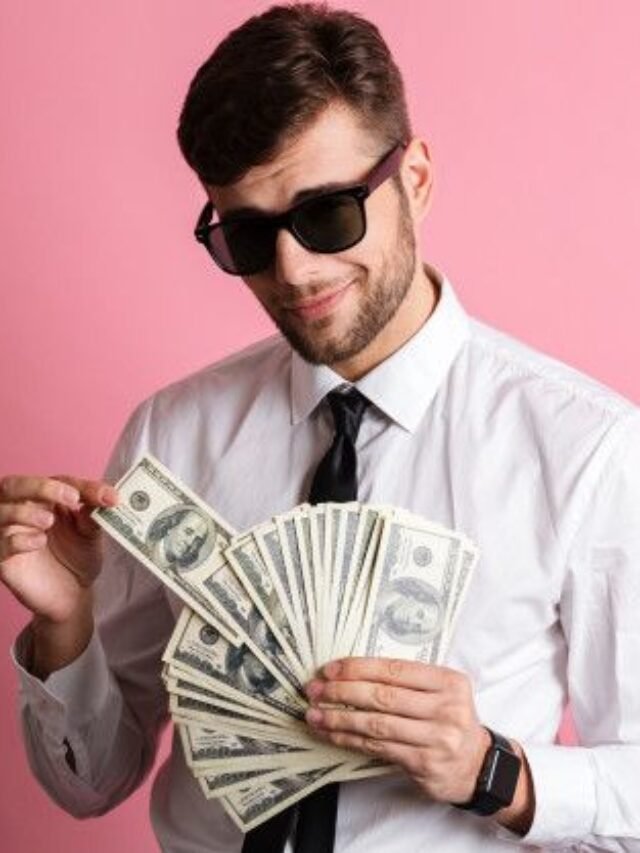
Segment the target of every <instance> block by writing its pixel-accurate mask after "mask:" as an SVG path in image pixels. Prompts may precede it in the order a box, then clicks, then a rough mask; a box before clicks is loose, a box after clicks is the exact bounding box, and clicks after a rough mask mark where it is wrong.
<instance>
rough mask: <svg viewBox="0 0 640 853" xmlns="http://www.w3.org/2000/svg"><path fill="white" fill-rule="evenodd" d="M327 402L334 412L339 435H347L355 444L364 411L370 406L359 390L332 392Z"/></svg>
mask: <svg viewBox="0 0 640 853" xmlns="http://www.w3.org/2000/svg"><path fill="white" fill-rule="evenodd" d="M327 400H328V401H329V405H330V406H331V411H332V412H333V422H334V424H335V427H336V433H337V434H338V435H346V436H347V438H349V440H350V441H351V442H352V443H353V444H355V442H356V438H357V437H358V432H359V431H360V424H361V423H362V416H363V415H364V410H365V409H366V408H367V406H368V405H369V401H368V400H367V398H366V397H363V395H362V394H361V393H360V392H359V391H358V389H357V388H349V390H348V391H346V392H345V391H331V393H330V394H328V395H327Z"/></svg>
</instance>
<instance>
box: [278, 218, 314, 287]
mask: <svg viewBox="0 0 640 853" xmlns="http://www.w3.org/2000/svg"><path fill="white" fill-rule="evenodd" d="M273 267H274V275H275V278H276V281H277V282H278V284H289V285H298V286H300V285H305V284H308V283H309V282H312V281H314V280H316V279H317V278H318V276H319V271H320V264H319V257H318V255H317V253H315V252H311V251H309V249H305V247H304V246H303V245H302V244H301V243H299V242H298V241H297V240H296V238H295V237H294V236H293V234H292V233H291V232H290V231H288V230H287V229H286V228H281V229H280V230H279V231H278V234H277V236H276V249H275V257H274V262H273Z"/></svg>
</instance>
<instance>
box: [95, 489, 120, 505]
mask: <svg viewBox="0 0 640 853" xmlns="http://www.w3.org/2000/svg"><path fill="white" fill-rule="evenodd" d="M98 500H99V501H100V503H102V504H108V505H109V506H115V505H116V504H117V503H118V493H117V492H116V490H115V489H111V488H107V489H101V490H100V492H99V494H98Z"/></svg>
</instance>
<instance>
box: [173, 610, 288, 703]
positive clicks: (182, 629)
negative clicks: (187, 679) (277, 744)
mask: <svg viewBox="0 0 640 853" xmlns="http://www.w3.org/2000/svg"><path fill="white" fill-rule="evenodd" d="M162 659H163V661H164V662H165V663H168V664H171V663H175V664H176V665H178V666H180V667H182V668H185V667H188V668H189V669H191V670H193V671H194V672H196V673H200V674H201V675H202V676H203V677H204V678H206V680H207V682H213V683H215V685H216V691H217V692H219V693H222V694H224V695H226V696H230V697H232V698H234V699H237V700H239V701H245V702H246V703H247V704H248V705H253V706H256V705H257V706H258V707H262V708H264V707H265V706H267V707H270V708H272V709H273V710H274V711H278V712H280V713H281V714H284V715H289V716H291V717H294V718H298V719H302V718H303V717H304V708H305V705H304V703H303V702H302V701H301V700H298V699H297V698H296V697H295V696H292V695H291V694H290V693H288V692H287V691H286V690H285V689H284V688H283V687H282V685H281V684H280V682H279V681H278V680H277V678H275V676H274V675H273V674H272V673H271V672H270V671H269V670H268V669H267V668H266V667H265V666H263V664H262V661H260V660H259V659H258V658H256V656H255V655H254V654H253V652H252V651H251V650H250V649H249V648H248V647H247V646H246V645H245V644H244V643H242V644H240V645H239V646H234V645H233V644H232V643H229V642H228V640H226V638H225V637H224V636H223V635H222V634H221V633H220V632H218V631H216V629H215V628H213V627H212V626H210V625H208V624H207V623H205V622H204V621H203V620H202V619H201V618H200V617H199V616H198V615H197V614H196V613H194V612H193V611H190V610H188V609H185V610H183V612H182V614H181V615H180V618H179V619H178V623H177V624H176V627H175V629H174V631H173V634H172V635H171V639H170V640H169V644H168V646H167V648H166V649H165V652H164V655H163V657H162ZM205 686H206V684H205Z"/></svg>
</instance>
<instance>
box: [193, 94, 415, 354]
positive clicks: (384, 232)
mask: <svg viewBox="0 0 640 853" xmlns="http://www.w3.org/2000/svg"><path fill="white" fill-rule="evenodd" d="M385 153H386V151H382V150H380V147H379V143H376V141H375V140H373V139H372V138H371V135H370V134H368V133H366V132H365V131H364V130H363V129H362V128H361V127H360V125H359V124H358V121H357V118H356V117H355V116H354V115H353V113H351V112H350V111H348V110H346V109H345V108H343V107H340V106H331V107H329V108H328V109H327V110H326V111H325V112H324V113H323V114H322V115H321V116H320V117H319V118H318V119H317V121H316V122H315V123H314V124H313V125H312V126H311V127H310V128H309V129H308V130H307V131H305V132H304V133H303V134H302V135H301V136H300V137H299V138H298V139H297V140H295V141H294V142H291V143H289V144H287V145H286V146H285V147H284V148H283V150H282V152H281V153H280V154H279V156H278V157H277V158H276V159H275V161H273V162H271V163H268V164H265V165H263V166H259V167H255V168H253V169H251V170H250V171H249V172H248V173H247V174H246V175H245V176H244V178H242V179H241V180H240V181H238V182H236V183H235V184H232V185H230V186H228V187H215V188H210V191H209V194H210V197H211V200H212V201H213V203H214V205H215V207H216V208H217V210H218V213H219V214H220V215H221V216H223V217H224V215H225V214H228V213H230V212H231V211H232V210H234V209H237V208H239V207H251V208H255V209H256V210H258V211H260V212H263V213H279V212H282V211H284V210H287V209H288V208H289V207H291V206H292V204H293V199H294V196H295V195H296V193H298V192H299V191H300V190H306V189H312V188H316V187H319V186H321V185H323V184H327V183H338V184H340V185H344V186H348V185H353V184H356V183H358V182H360V181H362V180H363V179H364V178H365V177H366V176H367V174H368V173H369V171H370V170H371V169H372V168H373V167H374V166H375V165H376V162H377V161H378V160H379V159H380V158H381V156H382V155H383V154H385ZM366 216H367V233H366V234H365V236H364V238H363V239H362V240H361V242H360V243H358V244H357V245H356V246H354V247H352V248H351V249H348V250H346V251H344V252H339V253H337V254H333V255H323V254H317V253H314V252H311V251H309V250H307V249H305V248H304V247H303V246H301V245H300V244H299V243H298V242H297V240H296V239H295V237H294V236H293V235H292V234H290V233H289V232H288V231H286V230H282V231H280V233H279V235H278V240H277V247H276V257H275V260H274V263H273V265H272V267H271V268H270V269H269V270H267V271H265V272H264V273H259V274H257V275H253V276H248V277H247V278H245V279H244V280H245V282H246V284H247V285H248V286H249V288H250V289H251V290H252V292H253V293H254V294H255V296H256V297H257V298H258V299H259V300H260V302H261V303H262V305H263V307H264V308H265V310H266V311H267V312H268V314H269V315H270V316H271V318H272V320H273V321H274V322H275V324H276V325H277V326H278V328H279V329H280V331H281V332H282V334H283V335H284V336H285V337H286V338H287V340H288V341H289V342H290V344H291V345H292V347H293V348H294V349H295V350H297V351H298V352H299V353H300V354H301V355H302V357H303V358H305V359H306V360H307V361H310V362H312V363H323V364H329V365H335V364H337V363H339V362H342V361H346V360H348V359H350V358H352V357H353V356H355V355H357V354H358V353H360V352H361V351H362V350H364V349H365V347H367V345H368V344H369V343H371V341H373V340H374V339H375V338H376V336H377V335H378V333H379V332H380V331H381V329H383V328H384V327H385V326H386V325H387V323H388V322H389V320H390V319H391V318H392V317H393V316H394V314H395V313H396V311H397V309H398V306H399V305H400V304H401V302H402V300H403V299H404V297H405V295H406V293H407V291H408V290H409V287H410V286H411V284H412V282H413V280H414V278H415V267H416V242H415V234H414V222H413V221H412V218H411V212H410V209H409V204H408V201H407V199H406V196H405V195H404V194H403V193H400V192H399V190H398V188H397V187H396V186H395V185H394V183H393V182H392V181H391V180H387V181H386V182H385V183H384V184H382V185H381V186H380V187H379V188H378V189H377V190H376V191H375V192H374V193H373V194H372V195H371V196H370V197H369V198H368V199H367V201H366Z"/></svg>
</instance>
